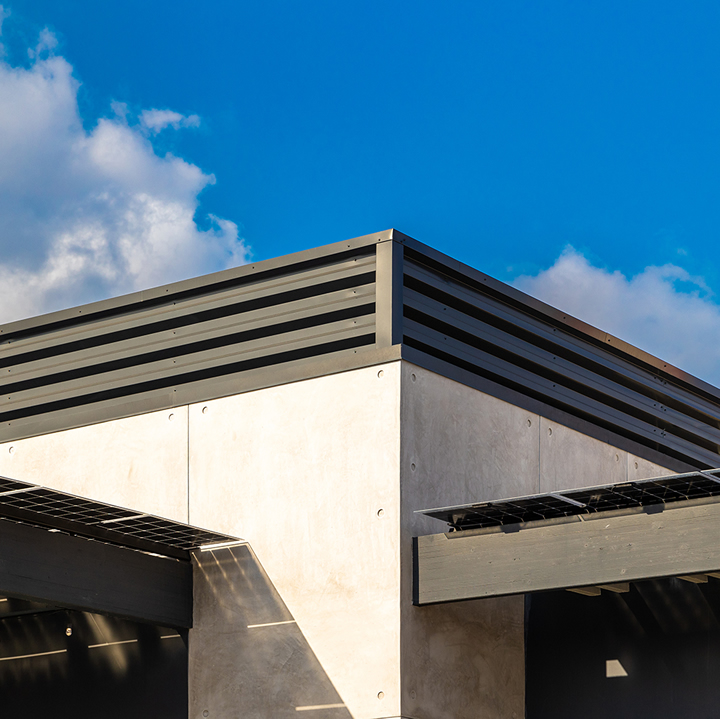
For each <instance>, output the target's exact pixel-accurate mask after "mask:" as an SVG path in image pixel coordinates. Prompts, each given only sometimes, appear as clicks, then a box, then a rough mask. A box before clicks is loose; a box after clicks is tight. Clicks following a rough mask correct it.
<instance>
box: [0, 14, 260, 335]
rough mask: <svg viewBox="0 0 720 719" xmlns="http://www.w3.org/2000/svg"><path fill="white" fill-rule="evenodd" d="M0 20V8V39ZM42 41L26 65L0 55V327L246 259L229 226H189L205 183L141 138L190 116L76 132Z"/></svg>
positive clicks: (50, 48)
mask: <svg viewBox="0 0 720 719" xmlns="http://www.w3.org/2000/svg"><path fill="white" fill-rule="evenodd" d="M5 17H7V12H6V11H5V10H4V9H3V8H2V6H0V28H1V27H2V20H3V19H4V18H5ZM55 47H56V42H55V38H54V37H53V36H52V33H49V32H48V31H43V32H42V33H41V35H40V37H39V38H38V42H37V44H36V46H35V47H34V48H32V49H31V50H30V51H29V52H28V58H29V60H28V63H27V64H26V65H13V64H11V63H10V62H9V61H7V60H3V59H2V58H3V57H4V55H3V53H2V45H0V322H6V321H10V320H14V319H19V318H22V317H27V316H30V315H34V314H38V313H41V312H46V311H50V310H54V309H59V308H61V307H68V306H72V305H74V304H78V303H80V302H86V301H91V300H94V299H99V298H102V297H107V296H112V295H117V294H121V293H124V292H131V291H135V290H139V289H143V288H147V287H151V286H154V285H158V284H162V283H165V282H170V281H174V280H178V279H183V278H185V277H190V276H194V275H198V274H202V273H205V272H212V271H214V270H218V269H223V268H225V267H229V266H233V265H237V264H241V263H243V262H245V261H246V260H247V254H248V249H247V247H246V246H245V245H244V244H243V242H242V240H241V239H240V238H239V236H238V227H237V225H236V224H234V223H233V222H231V221H229V220H224V219H221V218H218V217H214V216H209V217H208V218H207V228H208V229H200V228H199V227H198V226H197V224H196V222H195V213H196V211H197V209H198V205H199V201H198V195H199V193H200V192H201V191H202V190H203V189H204V188H206V187H207V186H209V185H212V184H213V183H214V182H215V178H214V177H213V176H212V175H209V174H206V173H204V172H203V171H202V170H201V169H200V168H198V167H197V166H195V165H193V164H191V163H189V162H186V161H185V160H183V159H181V158H179V157H176V156H174V155H172V154H166V155H164V156H159V155H158V154H157V153H156V152H155V149H154V147H153V144H152V136H153V135H154V134H156V133H158V132H160V131H162V130H165V129H168V128H173V129H181V128H186V127H194V126H197V125H198V124H199V119H198V118H197V116H195V115H192V116H190V117H186V116H184V115H181V114H180V113H176V112H173V111H171V110H146V111H144V112H142V113H140V115H139V118H138V119H137V121H136V122H134V123H133V122H131V121H130V120H129V119H128V115H129V113H128V112H127V108H126V107H124V106H123V105H121V104H115V105H114V107H113V110H114V112H113V114H112V115H111V116H109V117H105V118H101V119H99V120H97V122H96V123H95V124H94V126H93V127H92V129H90V130H89V131H88V130H85V129H84V127H83V122H82V118H81V116H80V111H79V108H78V102H77V93H78V87H79V83H78V81H77V80H76V79H75V77H74V75H73V68H72V67H71V65H70V64H69V63H68V62H67V61H66V60H65V59H64V58H63V57H61V56H58V55H55V54H54V49H55Z"/></svg>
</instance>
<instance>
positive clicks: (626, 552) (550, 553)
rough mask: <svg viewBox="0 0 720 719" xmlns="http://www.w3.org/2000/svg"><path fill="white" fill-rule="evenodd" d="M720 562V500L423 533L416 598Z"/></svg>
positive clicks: (557, 585)
mask: <svg viewBox="0 0 720 719" xmlns="http://www.w3.org/2000/svg"><path fill="white" fill-rule="evenodd" d="M718 570H720V502H715V503H706V504H696V503H690V502H687V503H675V504H674V505H672V506H668V507H667V508H666V509H665V511H663V512H659V513H658V512H657V511H656V512H654V513H652V514H647V513H644V512H643V513H633V514H618V513H615V512H613V513H611V514H608V515H605V516H604V515H603V514H596V515H590V517H585V518H584V519H583V520H581V519H579V518H577V517H574V518H572V519H568V521H563V522H553V523H543V522H538V523H535V524H534V525H528V526H527V527H525V528H521V529H520V530H519V531H513V532H502V531H492V532H487V531H482V530H481V531H479V532H467V533H465V532H462V531H461V532H453V533H449V534H433V535H429V536H424V537H418V538H417V544H416V567H415V576H416V582H417V584H416V587H415V603H416V604H434V603H438V602H449V601H458V600H461V599H475V598H479V597H492V596H501V595H505V594H521V593H525V592H536V591H543V590H547V589H570V588H573V587H589V586H593V587H597V586H604V585H609V584H619V583H622V584H626V583H627V582H632V581H637V580H641V579H650V578H655V577H669V576H680V575H683V576H692V575H700V574H708V573H712V572H717V571H718Z"/></svg>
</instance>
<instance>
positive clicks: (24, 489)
mask: <svg viewBox="0 0 720 719" xmlns="http://www.w3.org/2000/svg"><path fill="white" fill-rule="evenodd" d="M0 519H10V520H13V521H21V522H24V523H27V524H33V525H37V526H41V527H45V528H47V529H53V530H59V531H65V532H68V533H71V534H77V535H80V536H85V537H90V538H94V539H99V540H102V541H107V542H111V543H113V544H121V545H124V546H129V547H133V548H136V549H141V550H144V551H151V552H155V553H158V554H165V555H168V556H173V557H177V558H186V557H187V552H189V551H190V550H191V549H197V548H198V547H201V546H204V545H207V544H219V543H223V542H232V541H237V538H236V537H230V536H228V535H225V534H219V533H217V532H211V531H208V530H205V529H198V528H197V527H191V526H189V525H187V524H183V523H181V522H175V521H172V520H170V519H163V518H162V517H155V516H153V515H151V514H142V513H140V512H137V511H134V510H132V509H126V508H123V507H116V506H114V505H112V504H105V503H104V502H96V501H94V500H91V499H86V498H84V497H77V496H75V495H72V494H66V493H65V492H58V491H56V490H54V489H48V488H47V487H42V486H39V485H36V484H30V483H28V482H20V481H18V480H15V479H8V478H5V477H0Z"/></svg>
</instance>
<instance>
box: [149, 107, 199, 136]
mask: <svg viewBox="0 0 720 719" xmlns="http://www.w3.org/2000/svg"><path fill="white" fill-rule="evenodd" d="M140 124H141V125H144V126H145V127H146V128H147V129H148V130H150V131H151V132H154V133H158V132H160V131H161V130H164V129H165V128H166V127H173V128H174V129H175V130H179V129H180V128H181V127H199V126H200V118H199V117H198V116H197V115H188V116H185V115H181V114H180V113H179V112H173V111H172V110H143V111H142V112H141V113H140Z"/></svg>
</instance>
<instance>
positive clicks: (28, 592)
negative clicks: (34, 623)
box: [0, 520, 192, 627]
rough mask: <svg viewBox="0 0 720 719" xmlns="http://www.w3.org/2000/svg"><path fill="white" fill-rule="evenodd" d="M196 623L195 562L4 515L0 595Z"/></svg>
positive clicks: (0, 534)
mask: <svg viewBox="0 0 720 719" xmlns="http://www.w3.org/2000/svg"><path fill="white" fill-rule="evenodd" d="M7 595H10V596H14V597H18V598H21V599H29V600H31V601H39V602H43V603H46V604H54V605H59V606H62V607H67V608H69V609H80V610H84V611H90V612H97V613H102V614H114V615H117V616H121V617H126V618H128V619H134V620H140V621H145V622H150V623H153V624H158V625H160V626H166V627H190V626H192V566H191V564H190V563H189V562H183V561H179V560H175V559H170V558H167V557H158V556H153V555H150V554H145V553H143V552H139V551H136V550H133V549H126V548H124V547H117V546H113V545H110V544H103V543H102V542H96V541H93V540H89V539H84V538H81V537H73V536H70V535H67V534H62V533H60V532H51V531H47V530H45V529H39V528H37V527H31V526H28V525H26V524H16V523H13V522H8V521H5V520H0V596H7Z"/></svg>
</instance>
